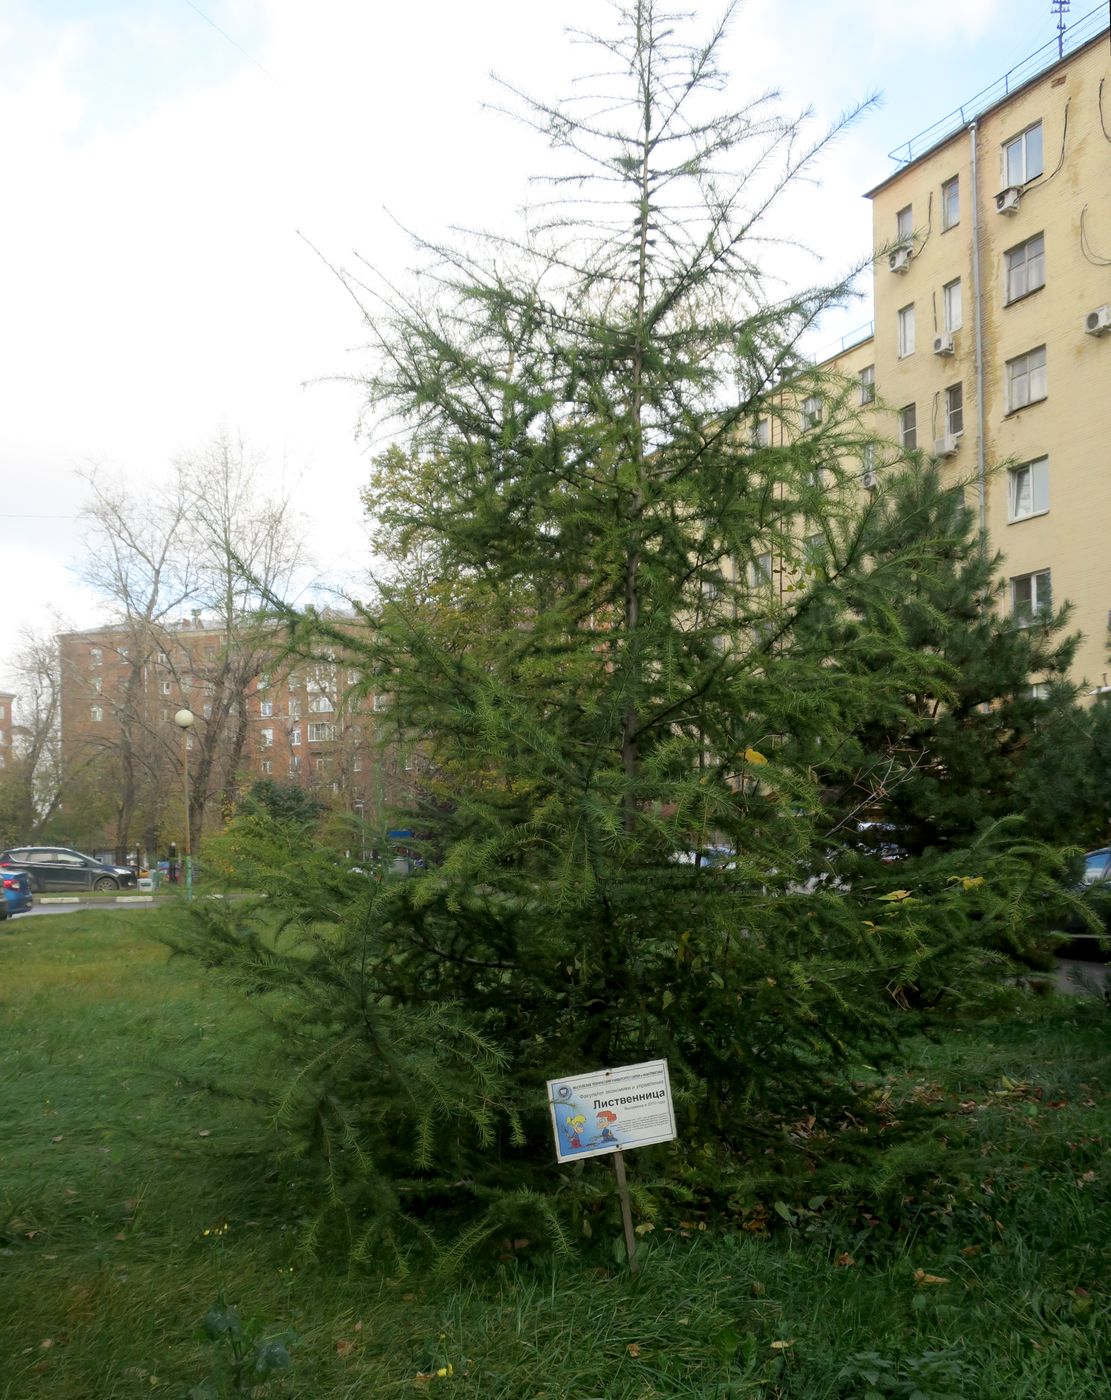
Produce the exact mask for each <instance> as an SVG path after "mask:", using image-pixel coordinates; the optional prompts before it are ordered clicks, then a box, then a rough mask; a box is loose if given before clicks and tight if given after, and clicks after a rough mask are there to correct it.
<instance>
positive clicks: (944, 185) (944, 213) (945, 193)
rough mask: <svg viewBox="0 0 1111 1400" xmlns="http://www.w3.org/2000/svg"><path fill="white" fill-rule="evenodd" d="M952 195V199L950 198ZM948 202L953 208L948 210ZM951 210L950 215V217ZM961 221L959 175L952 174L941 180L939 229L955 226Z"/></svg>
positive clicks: (943, 230)
mask: <svg viewBox="0 0 1111 1400" xmlns="http://www.w3.org/2000/svg"><path fill="white" fill-rule="evenodd" d="M950 196H952V199H950ZM950 204H952V206H953V208H952V211H950ZM950 212H952V217H950ZM960 221H961V177H960V176H959V175H954V176H953V177H952V178H951V179H949V180H942V182H941V231H942V233H945V232H946V231H947V230H948V229H951V228H956V226H957V225H958V224H959V223H960Z"/></svg>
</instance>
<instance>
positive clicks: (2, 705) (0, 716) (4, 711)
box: [0, 700, 8, 719]
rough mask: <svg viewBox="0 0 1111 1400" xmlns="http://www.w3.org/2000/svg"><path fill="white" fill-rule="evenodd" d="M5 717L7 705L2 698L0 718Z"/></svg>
mask: <svg viewBox="0 0 1111 1400" xmlns="http://www.w3.org/2000/svg"><path fill="white" fill-rule="evenodd" d="M7 718H8V707H7V705H5V704H4V702H3V701H2V700H0V719H7Z"/></svg>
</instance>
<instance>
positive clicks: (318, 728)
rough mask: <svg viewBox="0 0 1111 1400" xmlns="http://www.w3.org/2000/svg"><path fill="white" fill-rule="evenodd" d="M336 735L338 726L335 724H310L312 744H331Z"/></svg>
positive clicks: (310, 740) (310, 741)
mask: <svg viewBox="0 0 1111 1400" xmlns="http://www.w3.org/2000/svg"><path fill="white" fill-rule="evenodd" d="M335 737H336V727H335V725H334V724H310V725H309V743H310V744H330V743H331V742H332V740H333V739H334V738H335Z"/></svg>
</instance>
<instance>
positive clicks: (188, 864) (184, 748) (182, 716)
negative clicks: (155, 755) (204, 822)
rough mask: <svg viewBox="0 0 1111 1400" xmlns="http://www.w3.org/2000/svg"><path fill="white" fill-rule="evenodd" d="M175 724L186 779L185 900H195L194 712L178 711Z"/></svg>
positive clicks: (183, 852) (183, 855)
mask: <svg viewBox="0 0 1111 1400" xmlns="http://www.w3.org/2000/svg"><path fill="white" fill-rule="evenodd" d="M174 723H175V724H176V725H177V727H178V728H179V729H180V730H181V771H182V773H183V775H184V777H185V841H184V844H183V846H182V862H183V864H184V866H185V898H186V899H192V898H193V861H192V859H191V857H190V846H189V731H190V729H192V728H193V711H192V710H178V712H177V714H176V715H174Z"/></svg>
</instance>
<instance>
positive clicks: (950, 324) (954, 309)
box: [941, 277, 964, 332]
mask: <svg viewBox="0 0 1111 1400" xmlns="http://www.w3.org/2000/svg"><path fill="white" fill-rule="evenodd" d="M941 307H942V314H943V315H944V318H945V329H946V330H947V331H950V332H951V331H959V330H960V328H961V326H962V325H963V324H964V316H963V315H962V312H961V279H960V278H959V277H958V278H956V280H955V281H952V282H946V284H945V286H944V287H942V289H941Z"/></svg>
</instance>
